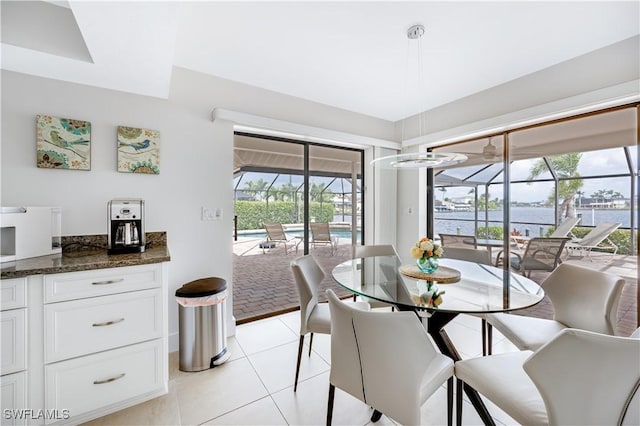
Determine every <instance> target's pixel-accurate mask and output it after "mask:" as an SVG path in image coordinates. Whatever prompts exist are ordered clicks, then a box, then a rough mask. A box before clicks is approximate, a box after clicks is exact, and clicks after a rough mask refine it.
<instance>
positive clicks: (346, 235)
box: [238, 229, 362, 241]
mask: <svg viewBox="0 0 640 426" xmlns="http://www.w3.org/2000/svg"><path fill="white" fill-rule="evenodd" d="M285 234H287V236H289V237H300V238H302V234H303V232H302V229H296V230H291V231H285ZM309 234H311V231H309ZM361 234H362V233H361V231H360V230H358V231H356V239H357V241H360V237H361ZM331 236H332V237H338V238H341V239H347V240H350V239H351V231H345V230H333V229H332V230H331ZM238 237H248V238H258V239H266V238H267V233H266V232H265V231H263V230H260V229H252V230H248V231H238Z"/></svg>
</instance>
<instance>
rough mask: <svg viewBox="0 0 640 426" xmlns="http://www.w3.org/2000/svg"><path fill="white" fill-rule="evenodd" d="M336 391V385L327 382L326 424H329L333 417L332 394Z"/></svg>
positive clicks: (329, 425)
mask: <svg viewBox="0 0 640 426" xmlns="http://www.w3.org/2000/svg"><path fill="white" fill-rule="evenodd" d="M335 393H336V387H335V386H333V385H332V384H331V383H329V402H328V404H327V426H331V420H332V418H333V396H334V394H335Z"/></svg>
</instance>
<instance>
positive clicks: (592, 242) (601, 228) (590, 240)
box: [572, 222, 622, 247]
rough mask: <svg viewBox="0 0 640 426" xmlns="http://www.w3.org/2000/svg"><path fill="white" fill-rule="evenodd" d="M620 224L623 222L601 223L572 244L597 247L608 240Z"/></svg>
mask: <svg viewBox="0 0 640 426" xmlns="http://www.w3.org/2000/svg"><path fill="white" fill-rule="evenodd" d="M620 225H622V224H621V223H608V222H603V223H599V224H598V225H596V227H595V228H593V229H592V230H591V231H589V233H588V234H587V235H585V236H584V237H582V238H580V239H579V240H577V241H574V242H572V244H577V245H579V246H583V247H595V246H597V245H598V244H600V243H601V242H603V241H604V240H606V239H607V238H608V237H609V235H611V233H612V232H613V231H615V230H616V229H618V228H619V227H620Z"/></svg>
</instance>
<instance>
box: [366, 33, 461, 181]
mask: <svg viewBox="0 0 640 426" xmlns="http://www.w3.org/2000/svg"><path fill="white" fill-rule="evenodd" d="M424 32H425V30H424V26H423V25H419V24H418V25H413V26H411V27H409V29H408V30H407V38H408V39H409V40H415V41H416V42H417V43H418V47H419V49H418V55H419V57H418V74H419V75H418V77H419V79H420V81H422V79H423V78H424V75H423V71H422V49H421V47H422V44H421V43H420V39H421V38H422V36H423V35H424ZM409 43H411V42H409ZM407 67H408V65H407ZM423 114H424V112H420V113H419V115H418V118H419V121H420V122H419V130H420V136H422V116H423ZM402 141H404V119H403V120H402ZM402 141H401V143H402ZM464 161H467V156H466V155H464V154H458V153H447V152H438V153H435V152H418V153H408V154H397V155H389V156H386V157H380V158H376V159H375V160H373V161H371V163H370V164H371V165H373V166H374V167H378V168H383V169H415V168H435V167H438V168H442V167H448V166H453V165H455V164H459V163H462V162H464Z"/></svg>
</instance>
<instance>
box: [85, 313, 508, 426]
mask: <svg viewBox="0 0 640 426" xmlns="http://www.w3.org/2000/svg"><path fill="white" fill-rule="evenodd" d="M299 321H300V313H299V311H296V312H291V313H288V314H283V315H280V316H277V317H272V318H267V319H264V320H260V321H255V322H251V323H247V324H243V325H240V326H238V327H237V330H236V335H235V336H234V337H230V338H229V339H228V348H229V350H230V351H231V358H230V359H229V361H227V362H226V363H224V364H222V365H220V366H218V367H216V368H213V369H211V370H206V371H202V372H198V373H186V372H182V371H180V370H179V369H178V353H177V352H174V353H171V354H170V356H169V378H170V381H169V393H168V394H167V395H165V396H162V397H160V398H156V399H153V400H151V401H148V402H145V403H143V404H139V405H136V406H134V407H131V408H128V409H125V410H122V411H119V412H117V413H114V414H111V415H108V416H105V417H102V418H99V419H96V420H94V421H92V422H90V423H88V424H90V425H92V426H98V425H151V424H153V425H199V424H206V425H322V424H324V423H325V419H326V409H327V392H328V387H329V369H330V354H331V349H330V345H331V338H330V336H328V335H315V336H314V339H313V340H314V342H313V350H312V353H311V357H308V356H306V355H307V354H308V350H307V351H306V352H305V355H303V360H302V366H301V369H300V381H299V384H298V390H297V392H296V393H294V392H293V380H294V375H295V363H296V355H297V345H298V330H299V324H300V322H299ZM446 330H447V331H448V333H449V336H450V337H451V339H452V341H453V342H454V344H455V345H456V347H457V348H458V349H459V351H460V353H461V356H462V357H463V358H469V357H474V356H480V355H481V352H482V346H481V337H480V336H481V335H480V319H479V318H477V317H471V316H467V315H460V316H458V317H457V318H456V319H455V320H454V321H452V322H451V323H450V324H449V325H447V327H446ZM308 340H309V339H308V337H307V338H306V339H305V343H307V344H308ZM514 350H516V348H515V347H514V346H513V345H512V344H511V343H510V342H508V341H507V340H506V339H505V338H504V337H503V336H502V335H500V334H499V332H497V330H495V329H494V353H499V352H507V351H514ZM487 406H488V408H489V411H490V412H491V413H492V414H493V416H494V419H495V421H496V423H497V424H498V425H512V424H516V422H515V421H514V420H513V419H511V418H510V417H509V416H507V415H506V414H504V413H503V412H502V411H500V410H499V409H498V408H496V407H495V406H493V405H492V404H491V403H487ZM446 408H447V407H446V384H445V386H443V387H441V388H440V389H439V390H438V391H437V392H436V393H435V394H434V395H433V396H432V397H431V398H430V399H429V400H428V401H427V402H426V404H425V405H424V406H423V407H422V419H423V420H424V422H425V423H424V424H427V425H445V424H446V420H447V417H446ZM371 411H372V410H371V408H370V407H368V406H367V405H366V404H363V403H362V402H360V401H358V400H357V399H355V398H353V397H351V396H350V395H348V394H346V393H344V392H342V391H340V390H337V391H336V397H335V403H334V415H333V424H334V425H371V424H372V423H371V422H370V420H369V418H370V417H371ZM463 423H464V424H465V425H480V424H482V422H481V420H480V418H479V417H478V415H477V413H476V412H475V410H474V409H473V407H472V406H471V404H470V403H468V402H467V401H465V404H464V407H463ZM394 424H396V423H394V422H393V421H392V420H391V419H389V418H387V417H385V416H383V417H382V419H381V420H380V421H379V422H377V423H376V425H394Z"/></svg>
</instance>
